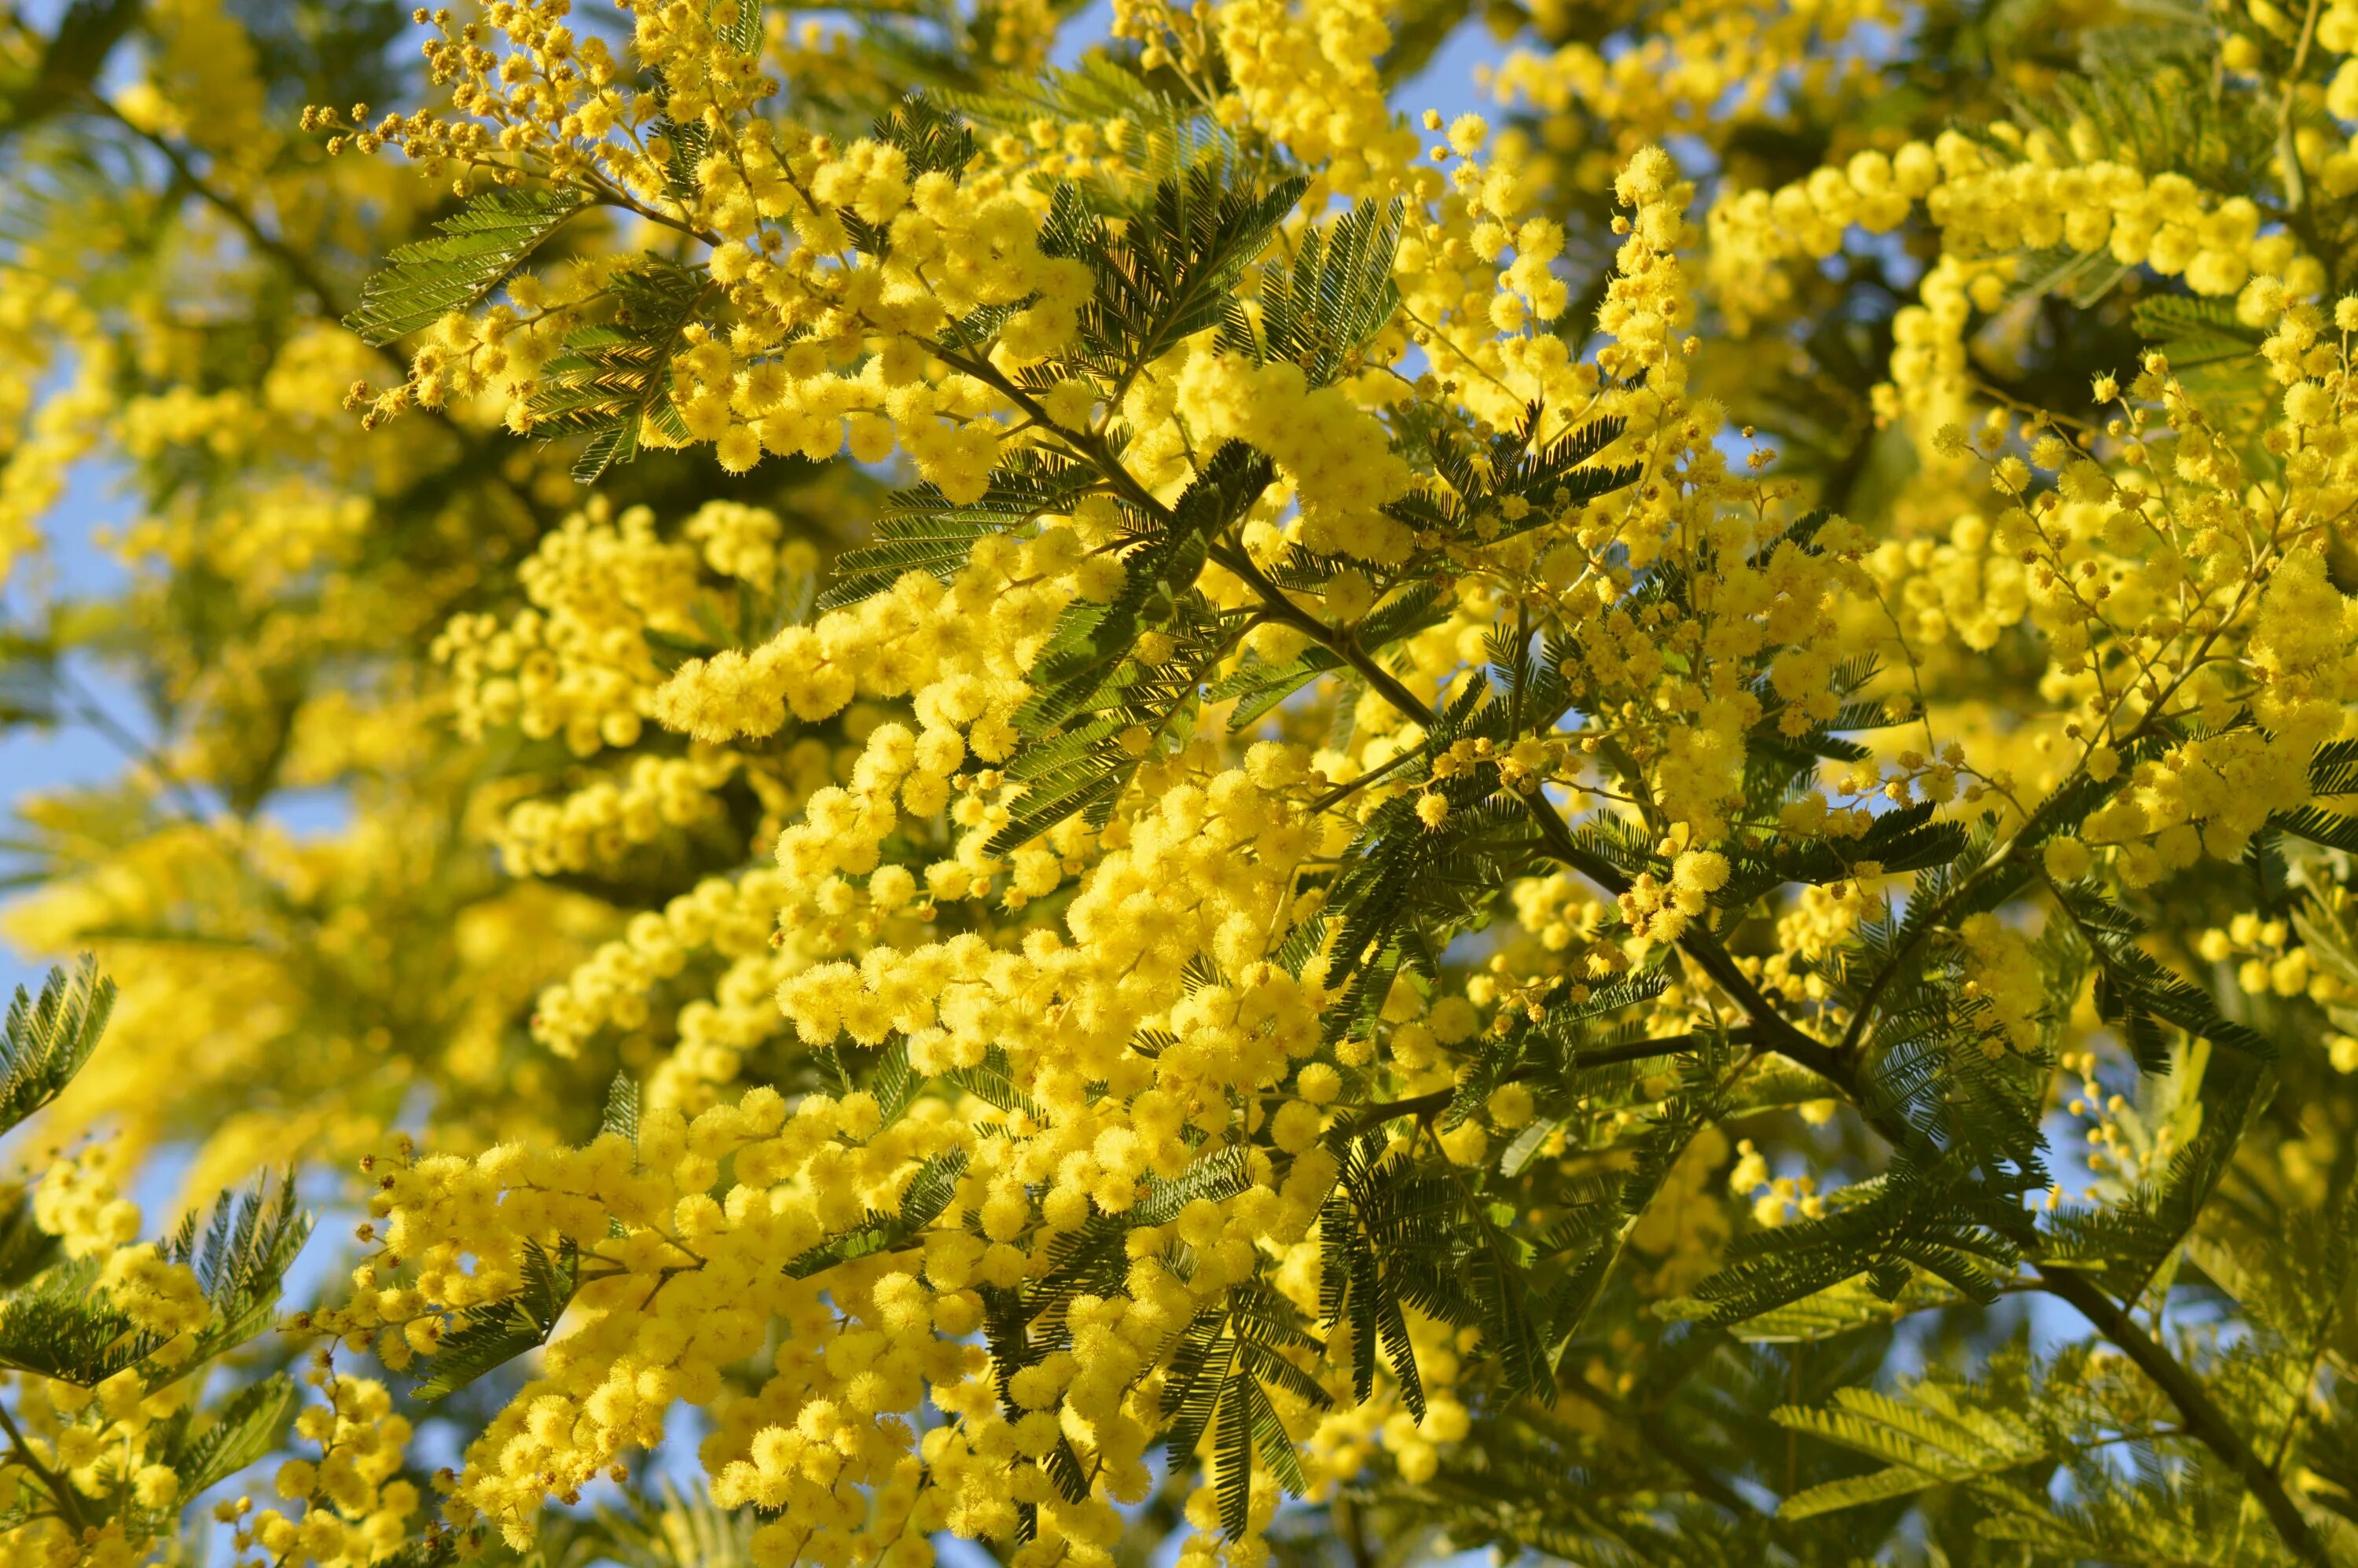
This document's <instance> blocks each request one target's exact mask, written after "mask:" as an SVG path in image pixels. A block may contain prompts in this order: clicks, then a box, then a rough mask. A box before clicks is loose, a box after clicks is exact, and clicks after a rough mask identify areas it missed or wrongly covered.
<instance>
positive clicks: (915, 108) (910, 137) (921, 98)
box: [742, 0, 977, 179]
mask: <svg viewBox="0 0 2358 1568" xmlns="http://www.w3.org/2000/svg"><path fill="white" fill-rule="evenodd" d="M742 3H746V4H750V3H751V0H742ZM874 134H875V136H876V139H877V140H878V141H880V142H883V143H886V144H887V145H889V146H896V147H898V148H900V149H901V154H902V156H903V157H906V158H907V159H908V160H909V178H912V179H914V178H917V177H918V176H920V175H926V174H946V175H950V176H952V177H953V178H955V177H957V175H960V174H962V173H964V172H965V170H966V166H967V165H968V164H970V163H972V162H973V161H974V155H975V152H976V150H977V147H976V143H975V139H974V132H973V131H972V130H971V129H969V128H968V125H967V124H966V122H964V121H963V120H960V119H959V118H958V117H957V115H956V114H951V113H950V112H949V111H948V110H946V109H945V108H943V107H942V106H941V105H940V104H938V103H935V102H934V101H933V99H932V98H931V97H930V96H928V95H927V94H925V93H924V92H912V93H910V94H909V95H908V96H907V97H906V98H903V99H902V100H901V102H899V103H895V104H894V105H892V109H891V110H890V111H889V112H887V113H885V114H880V115H878V116H877V118H876V124H875V131H874Z"/></svg>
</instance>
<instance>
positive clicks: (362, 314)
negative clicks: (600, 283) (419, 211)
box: [344, 186, 589, 347]
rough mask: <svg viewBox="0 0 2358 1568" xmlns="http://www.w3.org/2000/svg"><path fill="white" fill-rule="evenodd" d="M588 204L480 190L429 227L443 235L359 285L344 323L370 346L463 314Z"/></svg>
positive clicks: (564, 193)
mask: <svg viewBox="0 0 2358 1568" xmlns="http://www.w3.org/2000/svg"><path fill="white" fill-rule="evenodd" d="M588 200H589V199H588V198H587V197H585V196H584V195H582V193H581V192H579V190H576V189H571V188H570V187H566V186H559V187H556V188H553V189H547V190H487V191H484V192H482V193H481V194H480V195H476V196H473V197H471V198H469V199H468V201H467V204H466V206H465V207H463V208H462V209H460V211H458V212H457V213H455V214H453V215H452V216H450V217H448V218H445V219H443V220H442V221H441V222H438V223H437V224H435V225H434V226H435V227H436V228H437V229H438V230H440V231H441V233H442V237H441V238H440V239H436V240H419V241H418V242H416V243H415V244H407V245H404V246H402V247H401V248H400V249H399V250H396V251H395V252H394V253H393V254H390V255H389V256H387V257H386V258H385V261H386V265H384V267H382V268H380V269H379V270H377V271H376V272H374V273H373V274H371V275H370V276H369V279H368V281H367V282H366V283H364V284H362V285H361V303H360V308H358V309H356V310H354V311H353V312H352V314H351V315H349V316H347V317H345V318H344V325H345V326H347V327H350V328H351V329H352V330H353V331H355V332H357V333H359V334H360V337H361V341H362V342H365V343H368V344H369V345H371V346H372V347H382V346H383V345H384V344H386V343H390V342H392V341H394V340H395V339H396V338H405V337H407V336H408V335H409V334H410V333H412V332H415V331H417V330H420V329H421V328H425V327H430V326H432V325H433V324H434V323H435V322H437V321H438V320H440V319H442V318H443V317H444V316H446V315H449V313H450V312H451V311H453V310H468V309H471V308H474V307H475V306H476V305H477V304H480V303H481V300H482V298H483V297H484V296H485V295H487V294H489V293H491V291H492V289H494V288H497V287H499V286H500V285H501V284H502V283H503V282H505V281H506V280H507V277H508V275H509V274H511V273H513V272H514V271H515V269H516V268H517V267H518V266H520V265H523V264H524V262H525V258H526V257H528V256H530V255H531V254H532V253H533V252H535V251H536V250H538V249H539V248H540V246H541V244H542V243H544V242H545V241H546V240H547V238H548V236H549V235H551V234H553V233H555V232H557V230H558V229H559V228H560V227H562V226H563V225H564V223H565V221H566V220H567V219H568V218H570V217H572V216H573V215H574V214H575V213H576V212H579V211H581V209H582V208H583V207H584V206H585V205H587V204H588Z"/></svg>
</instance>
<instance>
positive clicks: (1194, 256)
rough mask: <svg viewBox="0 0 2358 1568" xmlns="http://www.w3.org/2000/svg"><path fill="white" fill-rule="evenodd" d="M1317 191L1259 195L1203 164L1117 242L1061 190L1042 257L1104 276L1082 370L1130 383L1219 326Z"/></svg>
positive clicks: (1291, 184) (1297, 187) (1157, 194)
mask: <svg viewBox="0 0 2358 1568" xmlns="http://www.w3.org/2000/svg"><path fill="white" fill-rule="evenodd" d="M1308 188H1309V181H1307V180H1305V179H1302V178H1288V179H1282V180H1279V181H1277V182H1276V183H1275V184H1274V185H1272V186H1271V188H1270V189H1268V190H1267V191H1265V192H1262V193H1260V194H1259V195H1256V194H1254V193H1253V192H1252V191H1251V190H1249V189H1230V188H1228V187H1227V186H1225V185H1223V184H1222V182H1221V171H1220V169H1218V168H1215V167H1211V166H1208V165H1198V166H1197V167H1195V168H1191V169H1189V170H1188V171H1187V172H1186V173H1185V174H1184V175H1183V176H1179V177H1177V178H1171V179H1166V180H1164V181H1163V182H1162V183H1161V184H1160V185H1158V186H1156V187H1155V189H1154V194H1153V196H1152V198H1151V199H1150V200H1148V201H1147V202H1146V203H1145V204H1144V205H1143V206H1142V207H1141V208H1140V209H1139V210H1138V211H1135V212H1133V213H1131V214H1130V215H1129V217H1128V218H1127V220H1126V222H1124V223H1123V225H1122V227H1121V230H1120V232H1119V233H1117V232H1114V230H1113V229H1111V228H1110V227H1109V226H1108V224H1107V223H1106V222H1104V221H1103V220H1101V219H1098V218H1095V217H1092V216H1090V215H1088V214H1087V212H1085V211H1083V209H1082V204H1081V200H1080V197H1079V194H1078V192H1077V191H1076V189H1075V188H1073V187H1071V186H1069V185H1068V186H1061V187H1059V188H1058V189H1057V193H1056V200H1055V205H1054V206H1053V207H1052V208H1051V209H1050V211H1049V214H1048V219H1047V222H1044V224H1042V226H1041V230H1040V248H1041V249H1042V250H1043V251H1044V252H1046V253H1047V254H1050V255H1052V256H1061V257H1070V258H1075V259H1077V260H1080V261H1083V262H1086V263H1087V264H1088V266H1089V270H1090V271H1091V272H1092V273H1094V274H1095V275H1096V278H1097V288H1096V290H1095V292H1094V294H1093V296H1092V297H1091V298H1090V300H1089V302H1088V303H1087V304H1086V305H1084V306H1083V307H1082V308H1081V317H1080V329H1081V331H1080V336H1081V343H1082V351H1081V353H1080V355H1079V356H1078V357H1079V359H1080V360H1081V362H1084V363H1086V364H1087V366H1088V367H1089V368H1090V369H1091V370H1093V371H1095V372H1097V373H1099V374H1101V375H1104V376H1107V377H1109V378H1110V379H1115V380H1126V379H1127V377H1128V376H1129V375H1130V374H1131V373H1134V372H1135V370H1136V369H1137V367H1139V366H1141V365H1145V364H1151V363H1152V362H1154V361H1156V360H1158V359H1160V358H1162V357H1163V355H1164V354H1165V353H1168V352H1169V351H1171V349H1172V348H1173V347H1174V346H1175V345H1176V344H1177V343H1178V342H1179V341H1180V340H1182V339H1184V338H1189V337H1193V336H1194V335H1195V333H1197V332H1200V331H1202V330H1205V329H1206V328H1207V327H1214V326H1217V325H1218V324H1219V323H1220V321H1221V319H1222V318H1223V316H1224V315H1225V314H1226V311H1227V307H1228V301H1229V290H1230V288H1231V287H1233V286H1234V285H1235V283H1236V281H1237V278H1238V275H1239V274H1241V273H1242V272H1243V270H1244V268H1245V266H1246V265H1247V264H1249V262H1251V261H1252V260H1253V258H1254V257H1256V256H1258V255H1259V254H1260V253H1261V251H1262V249H1263V248H1264V247H1266V246H1267V245H1268V243H1269V241H1270V238H1271V235H1273V234H1274V233H1275V232H1277V226H1278V224H1279V223H1281V222H1283V221H1284V219H1285V215H1286V214H1287V213H1288V212H1290V211H1293V205H1294V203H1295V202H1297V201H1299V200H1301V199H1302V193H1303V191H1304V190H1305V189H1308Z"/></svg>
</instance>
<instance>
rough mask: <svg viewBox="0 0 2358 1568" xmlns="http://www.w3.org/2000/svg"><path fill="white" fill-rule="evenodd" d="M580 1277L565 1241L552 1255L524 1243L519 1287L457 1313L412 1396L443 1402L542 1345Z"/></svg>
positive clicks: (577, 1258) (573, 1250) (577, 1259)
mask: <svg viewBox="0 0 2358 1568" xmlns="http://www.w3.org/2000/svg"><path fill="white" fill-rule="evenodd" d="M580 1276H581V1255H580V1250H579V1248H577V1247H576V1246H575V1245H574V1243H573V1242H572V1241H571V1240H570V1239H568V1240H566V1241H564V1242H563V1243H561V1244H560V1245H559V1246H558V1248H557V1251H556V1252H555V1253H554V1254H552V1253H551V1252H550V1251H549V1250H548V1249H546V1248H545V1247H543V1246H542V1245H541V1244H540V1243H539V1242H537V1241H526V1242H525V1250H524V1279H523V1286H522V1288H521V1289H519V1290H518V1291H516V1292H514V1294H512V1295H507V1296H503V1297H501V1298H500V1299H499V1300H498V1301H495V1302H489V1303H485V1304H483V1305H481V1306H479V1307H474V1308H471V1309H470V1310H469V1311H468V1312H466V1313H465V1314H461V1316H460V1325H459V1327H458V1329H457V1331H456V1332H454V1333H452V1334H450V1335H449V1336H447V1337H445V1338H444V1339H443V1341H442V1343H441V1345H440V1346H438V1347H437V1349H436V1350H435V1353H434V1359H433V1362H432V1366H433V1371H432V1373H431V1374H430V1375H429V1376H428V1377H427V1379H425V1380H424V1381H423V1382H421V1383H419V1384H418V1385H417V1389H416V1394H417V1397H418V1398H419V1399H421V1400H439V1399H446V1398H448V1397H449V1396H450V1395H451V1394H454V1393H456V1392H458V1391H459V1390H460V1389H463V1388H465V1387H467V1385H469V1384H470V1383H472V1382H474V1381H475V1380H476V1379H479V1378H481V1377H482V1376H483V1375H484V1374H485V1373H487V1372H490V1371H492V1370H493V1369H494V1368H499V1367H503V1366H505V1365H506V1364H507V1363H508V1362H510V1361H513V1360H514V1359H515V1358H516V1357H519V1356H522V1355H524V1354H525V1352H527V1351H530V1350H536V1349H538V1348H539V1347H540V1346H543V1345H545V1344H546V1343H547V1342H548V1336H550V1335H551V1334H554V1333H556V1332H557V1319H558V1318H559V1317H560V1316H562V1315H563V1314H564V1312H565V1308H566V1305H567V1304H568V1303H570V1302H571V1301H572V1300H573V1292H574V1291H575V1290H576V1289H578V1288H579V1283H580Z"/></svg>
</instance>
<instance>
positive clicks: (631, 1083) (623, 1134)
mask: <svg viewBox="0 0 2358 1568" xmlns="http://www.w3.org/2000/svg"><path fill="white" fill-rule="evenodd" d="M598 1131H599V1133H600V1136H602V1135H604V1134H606V1133H609V1132H611V1133H612V1134H614V1135H615V1136H616V1137H617V1138H621V1139H623V1140H625V1141H627V1142H629V1144H630V1145H631V1147H632V1148H633V1149H635V1148H637V1147H638V1146H639V1080H638V1079H636V1078H634V1077H633V1076H631V1075H630V1074H628V1073H616V1074H615V1075H614V1081H613V1082H612V1083H611V1084H609V1085H608V1086H607V1087H606V1110H605V1113H604V1114H603V1115H602V1116H600V1117H599V1119H598Z"/></svg>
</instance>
